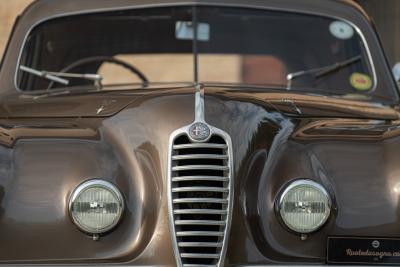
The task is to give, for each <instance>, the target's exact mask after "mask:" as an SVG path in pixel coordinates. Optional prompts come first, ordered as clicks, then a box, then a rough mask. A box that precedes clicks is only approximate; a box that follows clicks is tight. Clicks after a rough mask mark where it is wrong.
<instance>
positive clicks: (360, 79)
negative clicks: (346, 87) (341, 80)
mask: <svg viewBox="0 0 400 267" xmlns="http://www.w3.org/2000/svg"><path fill="white" fill-rule="evenodd" d="M350 84H351V86H353V88H354V89H356V90H359V91H367V90H370V89H371V87H372V80H371V78H370V77H369V76H368V75H366V74H362V73H359V72H355V73H353V74H352V75H351V76H350Z"/></svg>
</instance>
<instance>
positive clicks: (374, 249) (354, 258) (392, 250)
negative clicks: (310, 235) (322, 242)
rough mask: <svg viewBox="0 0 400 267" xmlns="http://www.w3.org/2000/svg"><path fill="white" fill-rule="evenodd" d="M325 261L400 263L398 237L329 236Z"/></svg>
mask: <svg viewBox="0 0 400 267" xmlns="http://www.w3.org/2000/svg"><path fill="white" fill-rule="evenodd" d="M327 250H328V251H327V261H328V263H335V264H341V263H343V264H379V265H400V239H396V238H366V237H329V238H328V246H327Z"/></svg>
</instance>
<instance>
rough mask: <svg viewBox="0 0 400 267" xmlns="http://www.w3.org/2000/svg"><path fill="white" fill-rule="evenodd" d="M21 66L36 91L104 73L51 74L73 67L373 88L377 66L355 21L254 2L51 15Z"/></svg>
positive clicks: (342, 89)
mask: <svg viewBox="0 0 400 267" xmlns="http://www.w3.org/2000/svg"><path fill="white" fill-rule="evenodd" d="M194 15H196V16H194ZM194 17H195V18H196V20H194ZM195 26H196V27H195ZM69 29H74V31H71V30H69ZM196 36H197V39H196V38H195V37H196ZM353 59H354V60H353ZM20 64H21V65H22V66H24V68H25V70H23V69H22V71H19V75H18V85H19V87H20V89H21V90H30V91H37V90H45V89H59V88H63V87H66V86H68V87H70V88H76V87H82V88H84V87H96V84H95V82H96V80H90V79H82V77H78V76H75V77H71V76H68V78H67V79H68V85H66V84H65V83H64V84H63V83H59V82H57V81H55V80H54V77H52V76H50V77H49V74H52V75H53V76H56V77H58V78H66V76H60V75H54V74H55V73H72V74H78V75H79V74H80V75H86V74H93V75H98V76H99V77H102V78H103V79H102V81H101V82H102V85H103V88H108V87H109V86H110V85H113V86H114V85H118V84H127V83H132V84H138V83H143V85H146V84H152V83H171V82H192V83H193V82H197V81H196V79H195V78H196V77H198V82H201V83H218V84H223V83H227V84H237V85H240V86H243V85H246V84H247V85H252V86H260V87H274V88H282V89H285V90H286V89H291V90H298V89H307V90H309V91H312V90H313V89H314V90H315V92H321V91H325V92H326V94H327V95H332V94H336V95H347V94H367V95H372V96H373V95H374V94H375V92H373V89H374V88H373V85H374V84H375V81H374V80H373V79H374V72H373V70H372V68H371V64H370V62H369V59H368V56H367V52H366V50H365V47H364V45H363V41H362V39H361V38H360V36H359V35H358V33H357V31H355V30H354V29H353V27H352V26H351V25H349V24H348V23H346V22H343V21H339V20H336V19H331V18H327V17H320V16H314V15H306V14H300V13H293V12H291V13H290V12H283V11H268V10H257V9H248V8H233V7H215V6H213V7H207V6H199V7H167V8H145V9H135V10H126V11H118V12H107V13H94V14H85V15H76V16H72V17H66V18H57V19H52V20H49V21H46V22H43V23H42V24H40V25H38V26H37V27H36V28H34V30H33V31H32V32H31V33H30V35H29V38H28V41H27V42H26V44H25V47H24V50H23V55H22V58H21V61H20ZM195 64H196V66H195ZM27 68H29V69H30V70H32V69H33V70H38V71H41V70H45V71H46V74H47V77H46V75H38V73H36V74H35V73H33V72H32V71H26V69H27ZM42 74H43V73H42ZM49 79H50V80H49ZM49 85H51V86H50V87H49ZM142 87H145V86H142ZM379 93H380V94H381V95H384V94H385V93H386V92H379Z"/></svg>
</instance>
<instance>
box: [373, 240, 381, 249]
mask: <svg viewBox="0 0 400 267" xmlns="http://www.w3.org/2000/svg"><path fill="white" fill-rule="evenodd" d="M380 245H381V243H379V241H378V240H374V241H373V242H372V247H373V248H379V246H380Z"/></svg>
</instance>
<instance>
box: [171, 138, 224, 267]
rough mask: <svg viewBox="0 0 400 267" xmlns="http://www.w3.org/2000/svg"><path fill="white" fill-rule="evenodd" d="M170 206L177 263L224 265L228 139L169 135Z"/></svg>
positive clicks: (180, 264) (218, 266)
mask: <svg viewBox="0 0 400 267" xmlns="http://www.w3.org/2000/svg"><path fill="white" fill-rule="evenodd" d="M171 142H172V144H171V151H170V159H169V160H170V170H169V172H170V181H169V183H170V206H171V208H172V210H171V214H172V222H173V228H174V229H173V230H174V231H173V232H174V238H175V240H174V241H175V244H176V248H175V250H176V255H177V258H178V257H179V258H178V259H177V260H178V266H215V267H220V266H221V264H222V262H223V258H222V257H224V249H225V242H226V239H227V231H228V229H229V225H228V224H229V222H230V220H229V218H230V205H231V203H230V202H231V194H232V190H231V171H232V170H231V158H230V157H231V156H230V153H229V150H230V147H229V145H230V141H228V140H227V139H226V136H223V135H220V134H215V133H214V134H213V135H212V136H211V138H210V139H209V141H207V142H192V141H191V140H190V139H189V137H188V136H187V135H186V133H182V134H178V135H176V136H175V137H173V138H171Z"/></svg>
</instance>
